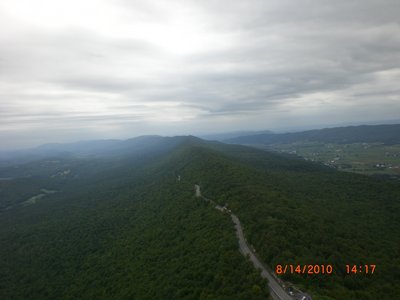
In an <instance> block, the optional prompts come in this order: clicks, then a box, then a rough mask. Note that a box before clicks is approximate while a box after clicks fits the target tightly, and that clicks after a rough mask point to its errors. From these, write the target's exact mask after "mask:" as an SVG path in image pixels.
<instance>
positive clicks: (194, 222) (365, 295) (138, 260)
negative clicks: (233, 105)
mask: <svg viewBox="0 0 400 300" xmlns="http://www.w3.org/2000/svg"><path fill="white" fill-rule="evenodd" d="M145 148H146V147H143V149H145ZM144 152H146V151H144ZM132 153H134V152H132ZM152 153H154V155H153V154H152ZM75 159H78V162H76V161H75ZM71 162H75V163H76V166H75V167H71V168H69V169H70V170H71V172H70V173H68V174H67V175H65V176H55V177H51V176H52V175H54V173H53V171H54V170H55V169H51V168H55V167H46V168H43V165H42V164H41V163H38V165H37V166H36V167H37V168H38V169H39V171H37V170H36V169H35V168H36V167H35V165H34V164H30V165H29V168H27V169H28V170H30V171H29V172H31V173H30V177H27V178H25V180H29V179H32V180H34V179H37V178H39V179H40V184H37V186H38V187H40V188H47V189H49V188H51V189H54V190H56V191H57V192H56V193H54V194H51V195H47V196H45V197H44V198H42V199H40V200H38V201H37V202H36V203H35V204H30V205H26V206H24V205H19V204H17V205H13V206H12V207H11V208H10V209H8V210H4V211H3V212H1V214H0V241H1V243H2V247H1V248H0V298H5V299H7V298H10V297H12V298H15V299H24V298H26V297H27V296H28V295H29V296H31V297H30V298H31V299H54V298H55V297H56V298H64V299H72V298H74V299H76V298H96V299H111V298H115V299H128V298H133V299H264V298H265V295H266V294H267V291H266V286H265V282H263V281H262V280H261V279H260V277H259V276H258V275H257V274H256V271H255V270H253V268H252V266H251V265H250V264H249V263H247V262H246V261H245V259H243V257H242V256H241V255H240V253H239V251H238V247H237V241H236V239H235V234H234V229H233V226H232V223H231V222H230V220H229V218H228V217H227V216H224V215H221V214H220V213H218V212H217V211H215V209H213V208H212V207H208V206H207V204H206V203H203V202H202V201H199V200H198V199H196V198H195V197H194V192H193V186H194V184H200V185H201V187H202V192H203V194H204V195H205V196H208V197H210V198H212V199H214V200H215V201H217V202H219V203H220V204H226V203H227V204H228V207H229V208H230V209H232V211H233V212H234V213H235V214H236V215H237V216H238V217H239V218H240V220H241V222H242V225H243V227H244V230H245V234H246V236H247V238H248V241H249V242H250V243H251V244H253V245H254V247H255V248H256V249H257V253H258V255H259V256H260V257H261V258H262V260H263V261H264V262H266V263H268V264H269V265H270V266H271V267H272V268H274V266H275V265H276V264H328V263H329V264H332V265H333V266H334V269H335V272H334V274H332V275H329V276H327V275H313V276H306V275H286V276H285V277H284V279H285V280H289V281H291V282H294V283H295V284H296V285H298V286H299V287H301V288H302V289H303V290H305V291H307V292H309V293H310V294H312V296H313V299H376V298H378V299H393V298H395V297H396V295H398V294H399V292H400V291H399V286H400V285H399V274H400V270H399V267H398V266H399V265H400V263H399V255H398V251H399V248H398V245H399V244H400V240H399V239H400V238H399V237H400V232H399V228H400V224H399V216H400V209H399V201H398V199H399V198H400V189H399V186H398V185H396V184H394V183H391V182H382V181H377V180H374V179H373V178H368V177H365V176H361V175H357V174H347V173H339V172H336V171H335V170H332V169H331V168H328V167H324V166H321V165H319V164H315V163H309V162H305V161H303V160H300V159H296V158H288V157H284V156H281V155H278V154H274V153H268V152H264V151H260V150H256V149H252V148H249V147H244V146H237V145H225V144H221V143H207V142H204V141H202V140H199V139H196V138H193V137H188V138H184V137H183V138H180V142H178V143H176V144H175V146H174V147H171V148H169V149H168V150H166V151H165V152H152V151H149V155H148V156H146V159H143V156H142V155H136V154H135V155H133V154H132V155H131V156H129V155H128V156H124V158H123V159H118V157H117V156H113V157H112V158H109V157H108V158H104V157H103V158H99V157H95V158H68V159H67V161H65V162H63V166H62V168H60V169H57V172H56V173H55V174H58V173H59V172H58V171H59V170H64V171H65V169H64V167H66V166H67V165H68V164H71ZM56 165H57V164H56ZM19 168H22V170H23V172H22V173H24V172H25V173H24V174H26V172H27V171H26V170H25V169H24V168H25V167H19ZM19 168H18V169H19ZM49 169H50V170H49ZM35 170H36V171H35ZM7 172H14V173H13V176H17V175H18V171H15V170H13V169H12V168H11V169H10V168H8V169H3V170H0V174H2V177H7ZM62 174H64V173H62ZM70 174H72V175H71V176H70ZM75 175H78V176H77V177H75ZM46 178H47V179H46ZM179 179H180V180H179ZM21 180H22V179H21ZM21 184H23V185H25V184H26V183H25V182H24V183H21ZM32 184H34V183H32ZM48 185H50V186H48ZM17 188H18V184H17V183H16V184H15V186H13V187H12V188H11V190H9V191H15V189H17ZM18 197H19V196H16V198H18ZM17 203H19V202H18V201H17ZM44 249H46V250H45V251H44ZM372 263H374V264H376V265H377V271H376V274H374V275H369V276H366V275H365V274H363V275H353V274H349V275H347V274H345V265H346V264H372Z"/></svg>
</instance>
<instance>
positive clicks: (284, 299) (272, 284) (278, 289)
mask: <svg viewBox="0 0 400 300" xmlns="http://www.w3.org/2000/svg"><path fill="white" fill-rule="evenodd" d="M195 193H196V197H201V198H202V199H203V200H205V201H207V202H210V203H211V204H213V205H215V208H216V209H218V210H220V211H224V212H227V213H229V214H230V215H231V218H232V221H233V223H234V224H235V229H236V236H237V238H238V241H239V250H240V252H241V253H242V254H243V255H244V256H248V257H249V258H250V260H251V262H252V263H253V265H254V267H255V268H256V269H258V270H260V271H261V277H263V278H265V279H267V280H268V287H269V290H270V294H271V296H272V298H274V299H275V300H294V299H301V300H312V299H311V297H310V296H309V295H307V294H303V293H297V294H296V295H294V296H291V295H289V294H288V293H287V292H286V291H285V289H284V288H283V287H282V285H281V284H279V283H278V280H277V278H276V277H275V276H274V275H273V274H272V272H270V271H269V270H268V269H267V267H266V266H265V265H264V264H263V263H262V262H261V261H260V260H259V259H258V257H257V256H256V255H255V253H254V252H253V251H252V250H251V248H250V247H249V245H248V244H247V241H246V239H245V237H244V233H243V228H242V225H241V224H240V220H239V218H238V217H237V216H235V215H234V214H233V213H232V212H231V211H230V210H229V209H227V208H226V207H221V206H219V205H217V204H216V203H215V201H213V200H210V199H207V198H205V197H203V196H202V195H201V191H200V186H199V185H197V184H196V185H195Z"/></svg>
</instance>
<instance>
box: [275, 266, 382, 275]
mask: <svg viewBox="0 0 400 300" xmlns="http://www.w3.org/2000/svg"><path fill="white" fill-rule="evenodd" d="M375 269H376V265H374V264H369V265H356V264H349V265H346V266H345V270H344V271H345V273H346V274H368V275H370V274H371V275H372V274H374V273H375ZM333 272H334V269H333V266H332V265H330V264H320V265H318V264H315V265H294V264H284V265H281V264H278V265H276V267H275V273H276V274H277V275H283V274H306V275H319V274H322V275H331V274H332V273H333Z"/></svg>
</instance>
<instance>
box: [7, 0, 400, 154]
mask: <svg viewBox="0 0 400 300" xmlns="http://www.w3.org/2000/svg"><path fill="white" fill-rule="evenodd" d="M39 2H41V4H42V6H43V7H47V9H48V10H43V9H42V10H40V11H39V10H38V8H37V7H38V6H34V5H33V4H32V6H29V5H30V4H26V2H24V3H23V2H22V1H19V0H13V1H11V0H6V1H4V4H3V5H2V6H1V8H0V118H1V119H0V126H1V128H0V139H2V140H7V144H6V143H4V144H3V147H13V146H22V145H23V144H24V143H23V141H24V136H26V135H29V134H30V135H31V138H30V139H29V141H28V139H26V141H27V145H28V144H32V143H34V139H33V137H35V138H36V140H37V143H39V142H43V141H46V140H48V141H62V140H74V139H75V137H77V138H78V135H77V132H78V131H79V129H82V130H81V131H80V133H79V139H82V138H85V137H87V138H91V137H93V136H96V137H101V134H102V133H101V132H103V133H104V136H105V137H114V136H115V137H129V136H134V135H140V134H149V133H159V134H179V133H182V134H185V133H207V132H209V131H211V130H216V131H224V130H242V129H243V130H248V129H268V128H279V127H282V126H285V127H288V126H292V127H294V126H302V127H304V126H310V125H322V124H333V123H340V122H365V121H371V120H385V119H390V118H397V117H398V113H399V112H400V101H399V100H400V99H399V94H398V88H397V86H398V82H399V79H400V23H399V18H398V16H399V15H400V2H399V1H397V0H393V1H392V0H385V1H372V0H363V1H361V0H359V1H335V2H332V1H317V0H304V1H296V2H293V1H287V0H285V1H282V0H279V1H278V0H269V1H265V0H250V1H225V0H222V1H221V0H219V1H214V0H206V1H179V0H175V1H168V2H166V1H165V2H164V1H142V0H135V1H122V0H121V1H114V2H109V1H87V2H85V4H80V2H79V3H78V1H75V0H74V1H72V0H71V1H61V2H57V3H55V2H52V1H50V0H40V1H39ZM42 2H43V3H42ZM78 6H79V9H78ZM49 127H52V130H47V129H48V128H49ZM39 131H40V132H42V135H40V133H39ZM10 136H14V137H15V139H9V138H8V137H10ZM18 139H19V140H18Z"/></svg>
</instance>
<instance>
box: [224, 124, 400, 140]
mask: <svg viewBox="0 0 400 300" xmlns="http://www.w3.org/2000/svg"><path fill="white" fill-rule="evenodd" d="M304 141H307V142H322V143H338V144H350V143H385V144H399V143H400V124H396V125H362V126H349V127H337V128H326V129H318V130H309V131H303V132H294V133H281V134H273V133H271V134H258V135H249V136H241V137H236V138H233V139H229V140H227V142H229V143H234V144H276V143H294V142H304Z"/></svg>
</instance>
